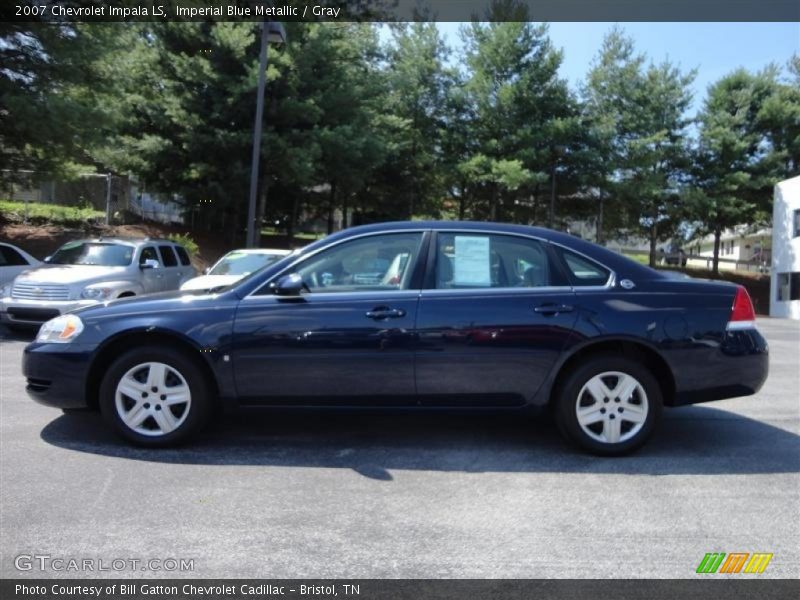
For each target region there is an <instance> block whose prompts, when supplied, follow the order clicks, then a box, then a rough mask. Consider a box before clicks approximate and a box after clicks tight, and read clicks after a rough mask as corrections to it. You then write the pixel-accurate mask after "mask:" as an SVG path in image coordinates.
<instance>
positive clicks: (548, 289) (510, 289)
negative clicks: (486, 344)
mask: <svg viewBox="0 0 800 600" xmlns="http://www.w3.org/2000/svg"><path fill="white" fill-rule="evenodd" d="M427 231H432V232H435V233H437V234H449V233H471V234H478V235H480V234H484V235H506V236H508V235H510V236H514V237H519V238H523V239H529V240H534V241H536V242H540V243H544V244H552V245H553V246H558V247H559V248H563V249H564V250H567V251H569V252H572V253H573V254H577V255H578V256H582V257H583V258H585V259H586V260H588V261H590V262H593V263H595V264H597V265H600V266H601V267H603V268H604V269H605V270H606V271H608V272H609V276H608V280H607V281H606V283H605V284H603V285H586V286H572V285H567V286H544V287H526V288H520V287H502V288H500V287H494V288H493V287H487V288H481V287H475V288H461V289H438V288H421V289H413V290H369V291H359V290H355V291H352V292H312V293H313V295H314V297H315V298H317V297H319V296H322V295H324V296H341V295H342V294H397V293H399V292H412V293H414V294H418V295H420V297H421V296H422V295H423V294H425V293H428V292H443V293H453V292H455V293H456V294H458V295H463V293H465V292H466V293H475V292H476V291H477V292H483V291H486V292H489V291H491V292H495V293H497V292H498V291H500V292H510V293H512V294H525V293H527V294H530V293H531V290H537V291H542V292H565V291H573V292H577V291H601V290H608V289H611V288H613V287H614V284H615V283H616V279H617V274H616V272H615V271H614V269H612V268H610V267H608V266H607V265H605V264H603V263H602V262H600V261H598V260H596V259H594V258H592V257H591V256H588V255H587V254H584V253H583V252H581V251H579V250H575V249H574V248H570V247H569V246H565V245H564V244H560V243H558V242H554V241H552V240H548V239H545V238H542V237H539V236H536V235H530V234H526V233H520V232H517V231H511V232H509V231H499V230H496V229H430V228H419V229H417V228H415V229H390V230H388V231H378V232H376V231H371V232H369V233H362V234H360V235H354V236H352V237H347V238H345V239H342V240H339V241H337V242H334V243H333V244H331V245H329V246H323V247H321V248H318V249H317V250H315V251H314V252H312V253H311V254H309V255H308V256H302V257H300V258H298V259H297V260H295V261H294V262H292V263H291V264H289V265H287V266H286V267H285V268H284V269H283V270H281V271H279V272H278V273H276V274H275V275H273V276H272V277H271V278H270V279H268V280H267V281H265V282H264V283H263V284H262V285H260V286H259V287H258V288H256V289H255V290H253V291H252V292H250V293H249V294H248V295H247V296H245V297H244V298H243V300H247V299H248V298H262V297H267V298H274V297H275V296H274V295H269V294H258V292H259V291H261V290H262V289H263V288H264V287H265V286H268V285H269V284H270V283H272V282H273V281H276V280H277V279H278V278H279V277H281V276H282V275H283V274H284V273H285V272H286V271H288V270H290V269H292V268H294V266H295V265H298V264H300V263H301V262H304V261H305V260H307V259H309V258H311V257H313V256H316V255H317V254H319V253H320V252H322V251H323V250H328V249H329V248H334V247H336V246H338V245H339V244H343V243H345V242H350V241H353V240H358V239H362V238H366V237H375V236H378V235H387V234H397V233H422V234H424V233H425V232H427ZM433 295H435V296H438V295H443V294H440V293H435V294H433Z"/></svg>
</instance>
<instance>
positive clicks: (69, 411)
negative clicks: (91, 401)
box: [61, 406, 95, 415]
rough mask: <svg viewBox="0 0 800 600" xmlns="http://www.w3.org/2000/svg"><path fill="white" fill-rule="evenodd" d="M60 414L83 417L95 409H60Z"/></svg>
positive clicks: (86, 407)
mask: <svg viewBox="0 0 800 600" xmlns="http://www.w3.org/2000/svg"><path fill="white" fill-rule="evenodd" d="M61 412H62V413H64V414H65V415H85V414H87V413H93V412H95V409H93V408H91V407H89V406H82V407H80V408H62V409H61Z"/></svg>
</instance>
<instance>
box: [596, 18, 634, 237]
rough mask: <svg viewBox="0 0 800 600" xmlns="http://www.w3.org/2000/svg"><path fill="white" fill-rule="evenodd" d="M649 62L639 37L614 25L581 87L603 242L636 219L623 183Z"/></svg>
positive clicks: (599, 234)
mask: <svg viewBox="0 0 800 600" xmlns="http://www.w3.org/2000/svg"><path fill="white" fill-rule="evenodd" d="M644 61H645V58H644V56H642V55H640V54H637V53H636V51H635V49H634V45H633V40H632V39H631V38H630V37H628V36H626V35H625V34H624V32H623V31H622V29H620V28H619V27H614V28H613V29H612V30H611V31H610V32H609V33H608V34H607V35H606V36H605V38H604V39H603V45H602V47H601V49H600V52H599V53H598V55H597V57H596V58H595V59H594V61H593V62H592V66H591V68H590V69H589V72H588V74H587V77H586V82H585V83H584V85H583V87H582V90H581V96H582V99H583V118H584V123H585V129H584V131H585V135H586V138H585V141H586V143H585V146H584V148H583V151H582V159H583V160H582V164H583V165H584V169H583V177H584V182H585V184H586V185H587V186H588V187H589V188H590V189H591V190H592V191H594V193H593V194H590V196H596V199H597V216H596V221H595V222H596V230H597V238H596V241H597V242H598V243H603V241H604V240H605V237H606V233H607V232H614V233H618V232H620V231H621V230H623V229H624V228H625V227H626V225H628V223H629V222H630V220H631V219H630V211H628V210H626V209H627V207H626V206H625V205H624V204H623V203H622V202H621V200H620V197H619V181H620V174H621V171H622V168H623V157H624V155H625V142H626V140H627V139H630V138H632V137H633V136H634V135H635V122H634V119H633V118H632V117H633V114H632V112H631V110H632V107H633V105H634V103H635V102H636V98H635V96H636V92H637V88H638V87H639V85H640V84H641V71H642V68H643V65H644Z"/></svg>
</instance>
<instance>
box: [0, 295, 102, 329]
mask: <svg viewBox="0 0 800 600" xmlns="http://www.w3.org/2000/svg"><path fill="white" fill-rule="evenodd" d="M95 304H98V301H97V300H48V301H43V300H19V299H16V298H10V297H6V298H2V299H0V322H3V323H8V324H10V325H25V326H29V327H38V326H40V325H41V324H42V323H44V322H45V321H49V320H50V319H52V318H53V317H57V316H58V315H63V314H64V313H66V312H70V311H72V310H75V309H78V308H83V307H84V306H93V305H95Z"/></svg>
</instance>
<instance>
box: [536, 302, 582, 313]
mask: <svg viewBox="0 0 800 600" xmlns="http://www.w3.org/2000/svg"><path fill="white" fill-rule="evenodd" d="M573 310H575V307H573V306H570V305H569V304H556V303H555V302H549V303H547V304H540V305H539V306H537V307H536V308H534V309H533V312H537V313H539V314H541V315H557V314H559V313H567V312H572V311H573Z"/></svg>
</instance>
